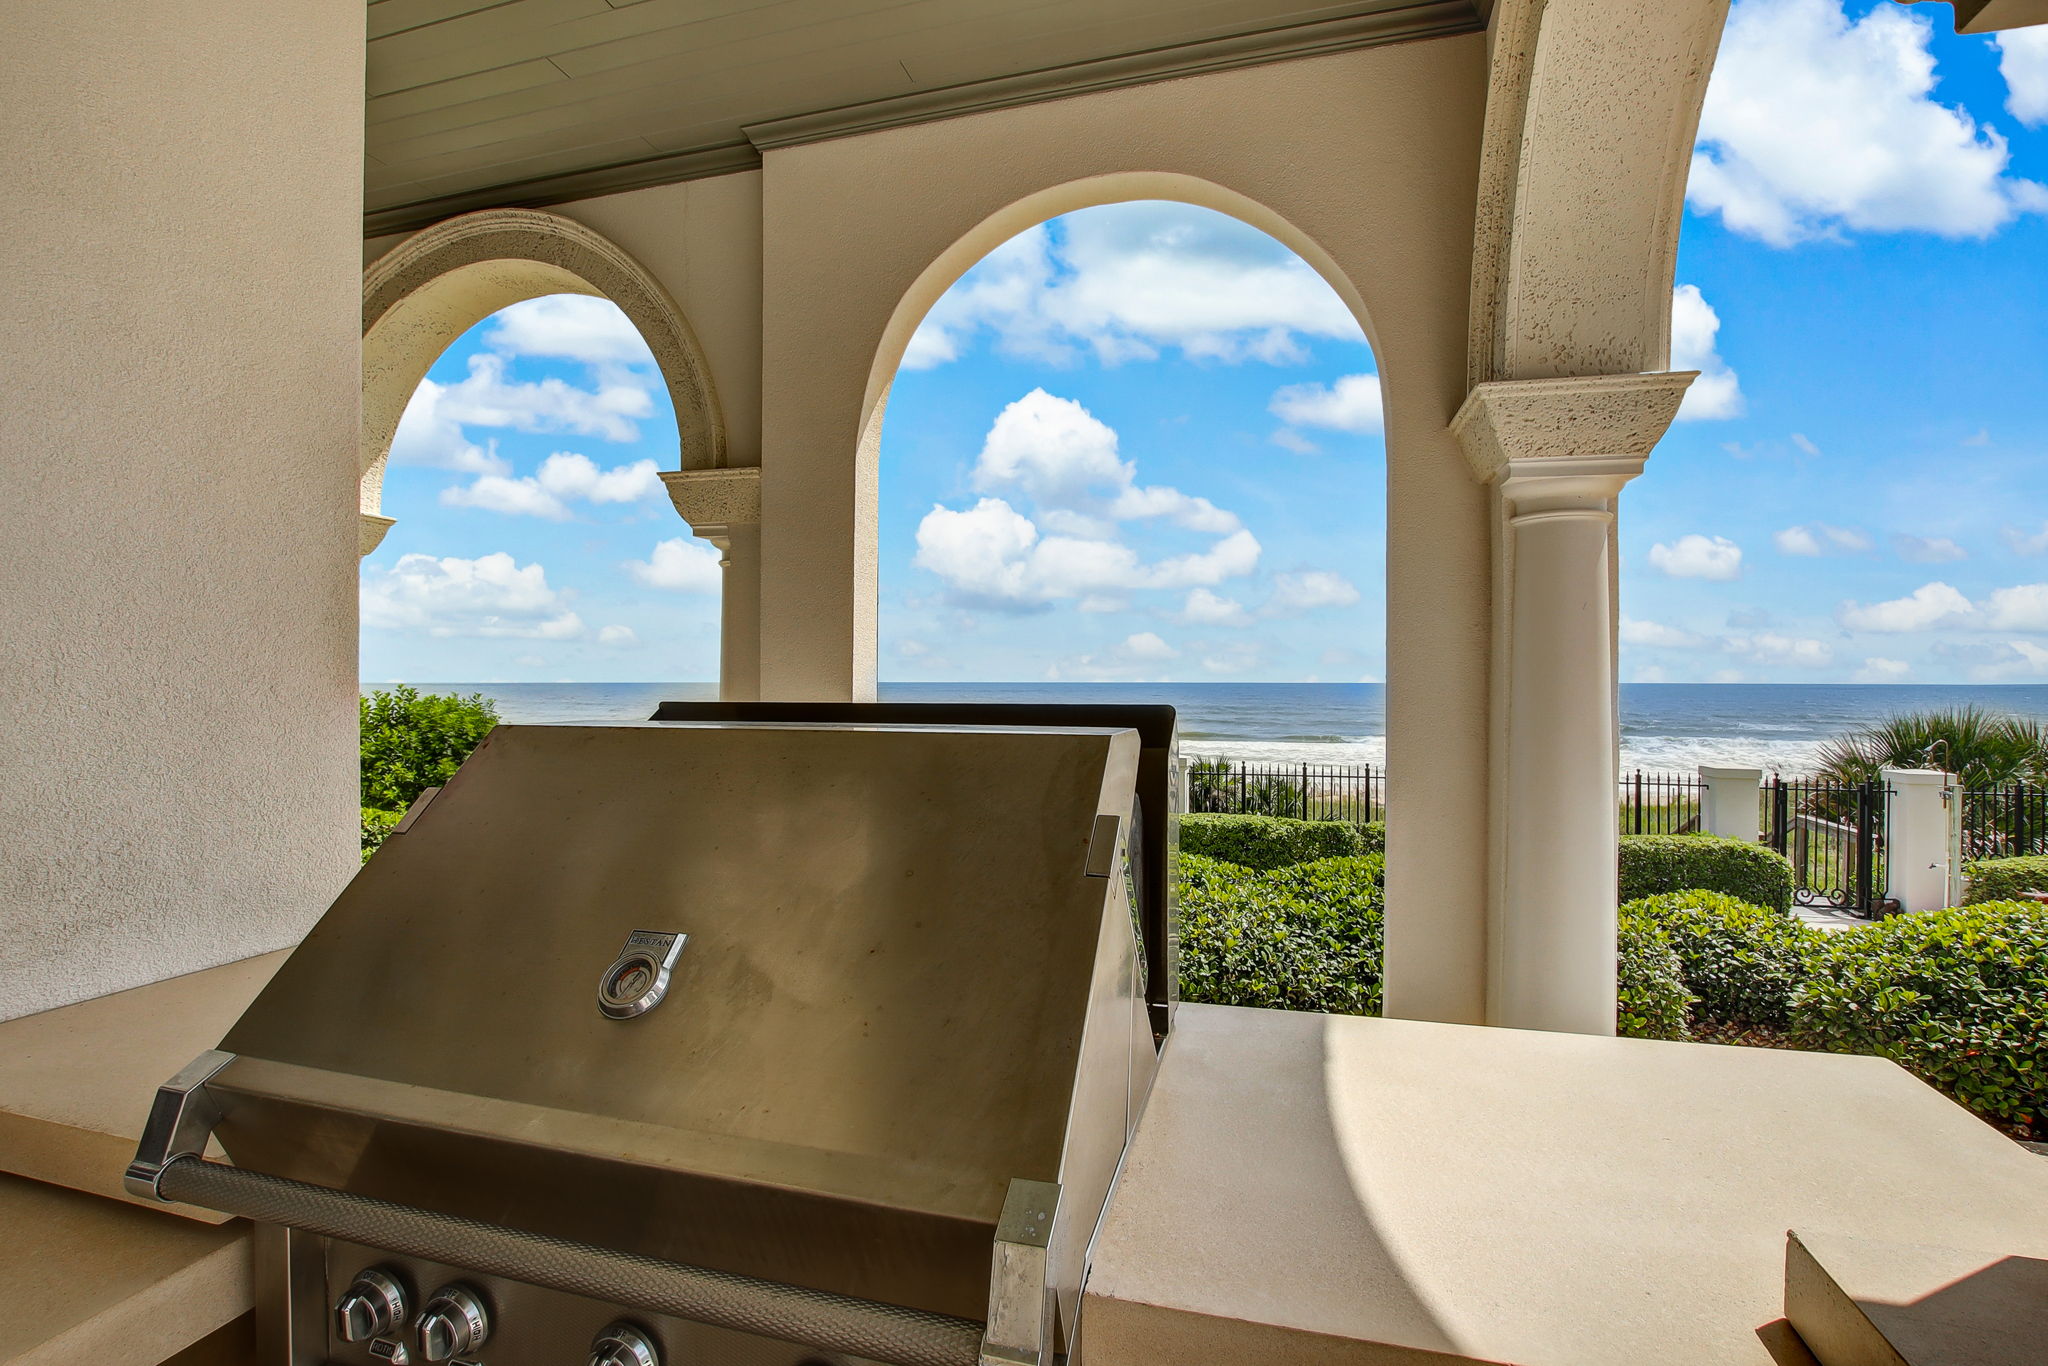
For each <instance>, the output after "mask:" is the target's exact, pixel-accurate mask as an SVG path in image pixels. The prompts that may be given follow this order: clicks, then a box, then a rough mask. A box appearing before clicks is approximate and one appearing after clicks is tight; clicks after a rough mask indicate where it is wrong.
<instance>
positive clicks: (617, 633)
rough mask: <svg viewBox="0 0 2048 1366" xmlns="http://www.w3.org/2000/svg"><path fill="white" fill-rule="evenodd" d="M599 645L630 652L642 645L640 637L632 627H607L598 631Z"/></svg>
mask: <svg viewBox="0 0 2048 1366" xmlns="http://www.w3.org/2000/svg"><path fill="white" fill-rule="evenodd" d="M597 643H598V644H600V645H610V646H612V647H614V648H616V649H621V650H630V649H632V648H633V647H634V646H636V645H638V644H639V643H640V637H639V636H638V635H636V634H635V633H634V631H633V628H632V627H630V626H606V627H604V628H603V629H601V630H600V631H598V633H597Z"/></svg>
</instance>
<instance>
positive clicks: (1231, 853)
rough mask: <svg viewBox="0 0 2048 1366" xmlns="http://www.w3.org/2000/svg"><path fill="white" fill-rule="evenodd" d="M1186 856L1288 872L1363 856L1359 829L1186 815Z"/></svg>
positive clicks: (1333, 824) (1182, 836) (1183, 842)
mask: <svg viewBox="0 0 2048 1366" xmlns="http://www.w3.org/2000/svg"><path fill="white" fill-rule="evenodd" d="M1180 847H1181V852H1182V853H1184V854H1194V855H1197V856H1198V857H1202V858H1213V859H1221V860H1223V861H1224V862H1225V863H1234V864H1236V865H1238V866H1239V867H1240V868H1257V869H1269V868H1285V867H1288V866H1289V865H1291V864H1296V863H1307V862H1309V861H1311V860H1313V859H1323V858H1348V857H1355V856H1356V855H1359V854H1363V853H1364V852H1365V839H1364V837H1363V836H1362V835H1360V834H1359V833H1358V827H1357V826H1355V825H1346V824H1344V823H1343V822H1341V821H1298V820H1294V819H1292V818H1291V817H1287V816H1219V815H1187V816H1182V817H1181V818H1180Z"/></svg>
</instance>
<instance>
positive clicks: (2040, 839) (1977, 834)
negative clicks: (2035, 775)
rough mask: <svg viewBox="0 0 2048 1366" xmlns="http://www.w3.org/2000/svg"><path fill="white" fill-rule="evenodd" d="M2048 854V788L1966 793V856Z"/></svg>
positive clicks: (2020, 785) (2025, 786)
mask: <svg viewBox="0 0 2048 1366" xmlns="http://www.w3.org/2000/svg"><path fill="white" fill-rule="evenodd" d="M2022 854H2048V787H2042V786H2039V785H2037V784H2034V783H2009V784H2007V785H2005V786H2003V787H1972V788H1967V789H1965V790H1964V792H1963V857H1964V858H1966V859H1978V858H2013V857H2016V856H2018V855H2022Z"/></svg>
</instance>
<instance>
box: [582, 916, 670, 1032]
mask: <svg viewBox="0 0 2048 1366" xmlns="http://www.w3.org/2000/svg"><path fill="white" fill-rule="evenodd" d="M689 942H690V936H688V935H687V934H667V933H663V932H662V931H660V930H635V931H633V932H632V933H631V934H629V935H627V936H626V946H625V947H624V948H622V949H620V950H619V956H618V957H617V958H616V959H614V960H613V961H612V965H611V966H610V967H608V968H606V969H605V970H604V976H602V977H600V978H598V979H597V1008H598V1009H599V1010H601V1011H603V1012H604V1014H605V1016H606V1018H608V1019H613V1020H630V1019H632V1018H633V1017H634V1016H636V1015H645V1014H646V1013H647V1012H648V1011H650V1010H652V1009H654V1008H655V1007H656V1006H658V1005H660V1004H661V999H662V997H664V996H666V995H668V981H669V973H670V971H671V970H672V969H673V968H674V967H675V965H676V959H677V958H678V957H679V956H680V955H681V954H682V951H683V945H685V944H687V943H689Z"/></svg>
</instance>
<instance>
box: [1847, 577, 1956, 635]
mask: <svg viewBox="0 0 2048 1366" xmlns="http://www.w3.org/2000/svg"><path fill="white" fill-rule="evenodd" d="M1975 611H1976V609H1975V608H1974V607H1972V606H1971V605H1970V600H1969V599H1968V598H1966V597H1964V596H1963V595H1962V594H1961V593H1960V592H1958V591H1957V590H1956V589H1954V588H1952V587H1950V586H1949V585H1948V584H1945V583H1942V582H1941V581H1939V580H1936V581H1935V582H1933V583H1926V584H1922V585H1921V586H1920V587H1918V588H1916V589H1914V590H1913V591H1912V592H1911V593H1909V594H1907V595H1906V596H1905V597H1903V598H1893V599H1892V600H1891V601H1889V602H1873V603H1870V604H1868V605H1867V606H1866V605H1865V604H1863V603H1860V602H1845V603H1843V604H1842V607H1841V610H1840V611H1839V612H1838V613H1837V614H1836V616H1837V619H1838V620H1840V622H1841V623H1842V625H1844V626H1846V627H1848V628H1849V629H1850V630H1852V631H1884V632H1904V631H1925V630H1927V629H1929V628H1930V627H1935V626H1944V625H1950V624H1953V623H1955V622H1957V621H1960V620H1962V619H1963V618H1966V617H1969V616H1971V615H1973V614H1974V613H1975Z"/></svg>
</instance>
